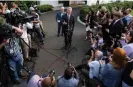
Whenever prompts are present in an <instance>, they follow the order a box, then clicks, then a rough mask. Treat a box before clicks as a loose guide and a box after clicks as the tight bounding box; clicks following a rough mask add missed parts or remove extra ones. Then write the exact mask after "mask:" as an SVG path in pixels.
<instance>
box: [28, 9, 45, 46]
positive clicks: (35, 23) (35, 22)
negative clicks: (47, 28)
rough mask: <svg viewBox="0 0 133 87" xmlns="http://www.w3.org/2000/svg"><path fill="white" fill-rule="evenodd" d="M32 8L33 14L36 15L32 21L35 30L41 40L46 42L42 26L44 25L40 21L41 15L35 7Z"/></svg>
mask: <svg viewBox="0 0 133 87" xmlns="http://www.w3.org/2000/svg"><path fill="white" fill-rule="evenodd" d="M30 10H31V15H32V16H34V17H35V18H34V19H33V21H32V23H33V28H34V30H35V32H36V33H37V34H38V36H39V39H40V42H41V43H43V44H44V43H45V42H44V37H43V32H42V30H41V27H40V26H42V25H40V24H41V22H40V18H39V15H38V14H37V13H36V11H35V9H34V8H30Z"/></svg>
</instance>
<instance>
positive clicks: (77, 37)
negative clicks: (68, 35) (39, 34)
mask: <svg viewBox="0 0 133 87" xmlns="http://www.w3.org/2000/svg"><path fill="white" fill-rule="evenodd" d="M79 11H80V8H74V9H73V14H74V15H75V20H76V24H75V30H74V35H73V41H72V45H73V46H74V47H76V48H77V51H76V50H72V51H71V52H70V54H69V55H68V59H67V58H66V53H65V51H64V50H60V49H61V48H62V47H63V46H64V37H62V36H60V37H57V36H56V35H57V23H56V21H55V15H56V12H57V11H52V12H48V13H45V14H43V15H42V16H41V20H42V22H43V26H44V29H45V32H46V34H47V36H46V39H45V42H46V43H45V45H44V47H43V49H41V50H40V52H39V58H37V60H36V65H35V68H34V72H35V73H37V74H39V75H41V74H43V73H45V72H46V71H50V70H51V69H55V72H56V75H55V76H58V75H62V74H63V72H64V70H65V68H66V67H67V63H66V62H64V61H70V62H71V63H73V65H74V66H76V65H78V64H81V60H82V59H83V57H84V54H85V52H87V50H88V49H89V43H88V42H86V41H84V38H85V26H83V25H81V24H79V23H78V22H77V16H78V15H79ZM62 56H63V57H62ZM18 87H26V83H25V82H24V83H23V84H21V85H19V86H18Z"/></svg>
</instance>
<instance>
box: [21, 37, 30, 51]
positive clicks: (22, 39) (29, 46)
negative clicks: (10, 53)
mask: <svg viewBox="0 0 133 87" xmlns="http://www.w3.org/2000/svg"><path fill="white" fill-rule="evenodd" d="M20 39H21V40H22V41H23V42H24V43H25V44H26V45H27V46H28V47H29V48H30V49H31V47H30V46H29V45H28V44H27V43H26V42H25V41H24V39H23V38H20Z"/></svg>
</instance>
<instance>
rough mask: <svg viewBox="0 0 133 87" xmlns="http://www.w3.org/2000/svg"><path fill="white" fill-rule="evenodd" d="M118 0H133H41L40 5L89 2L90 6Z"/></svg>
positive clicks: (56, 5)
mask: <svg viewBox="0 0 133 87" xmlns="http://www.w3.org/2000/svg"><path fill="white" fill-rule="evenodd" d="M116 1H133V0H75V1H74V0H68V1H67V0H45V1H44V0H40V5H42V4H50V5H53V7H58V6H65V7H67V6H69V5H71V4H87V5H89V6H91V5H95V4H96V3H99V4H104V3H112V2H116Z"/></svg>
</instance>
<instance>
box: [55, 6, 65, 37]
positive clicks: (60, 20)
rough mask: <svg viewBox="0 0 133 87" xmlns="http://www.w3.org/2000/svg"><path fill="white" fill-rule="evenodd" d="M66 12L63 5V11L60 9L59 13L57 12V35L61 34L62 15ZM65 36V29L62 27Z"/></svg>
mask: <svg viewBox="0 0 133 87" xmlns="http://www.w3.org/2000/svg"><path fill="white" fill-rule="evenodd" d="M64 14H65V12H64V7H61V11H59V12H58V13H57V14H56V21H57V23H58V34H57V37H59V36H60V30H61V28H62V16H63V15H64ZM61 35H62V36H63V29H62V34H61Z"/></svg>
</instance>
